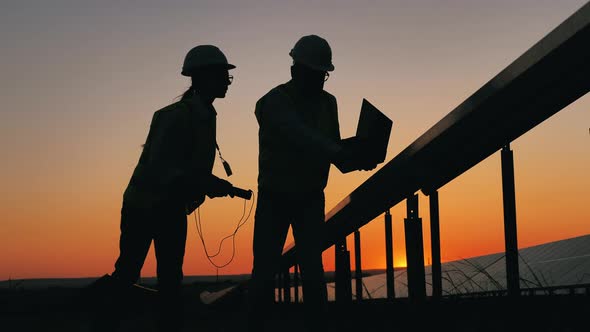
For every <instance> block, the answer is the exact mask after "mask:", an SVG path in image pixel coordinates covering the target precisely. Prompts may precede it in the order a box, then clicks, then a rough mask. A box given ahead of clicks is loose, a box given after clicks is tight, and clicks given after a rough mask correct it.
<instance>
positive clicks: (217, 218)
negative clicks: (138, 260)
mask: <svg viewBox="0 0 590 332" xmlns="http://www.w3.org/2000/svg"><path fill="white" fill-rule="evenodd" d="M586 2H587V1H582V0H561V1H553V0H551V1H548V0H510V1H508V0H498V1H489V0H470V1H468V0H461V1H455V0H453V1H440V0H429V1H422V0H419V1H410V0H408V1H394V0H375V1H343V0H341V1H336V0H329V1H292V0H290V1H271V0H268V1H267V0H255V1H223V0H211V1H188V0H186V1H178V0H169V1H153V0H151V1H112V0H104V1H86V0H84V1H74V0H72V1H61V0H56V1H40V0H37V1H27V0H21V1H12V2H10V3H3V4H2V5H0V43H1V47H2V52H1V56H0V68H1V73H2V75H1V76H0V84H1V85H0V97H1V99H0V100H1V101H2V107H1V111H0V116H1V120H0V154H1V155H2V166H1V170H2V171H1V172H0V176H1V183H2V186H1V187H0V218H1V219H0V220H1V227H0V229H1V230H0V280H5V279H8V278H12V279H20V278H45V277H59V278H61V277H94V276H100V275H102V274H104V273H110V272H112V270H113V264H114V262H115V259H116V258H117V255H118V238H119V221H120V220H119V219H120V209H121V200H122V194H123V191H124V189H125V187H126V185H127V183H128V181H129V177H130V175H131V173H132V171H133V168H134V167H135V164H136V162H137V160H138V157H139V154H140V152H141V144H143V143H144V141H145V137H146V135H147V132H148V128H149V123H150V120H151V117H152V114H153V112H154V111H156V110H158V109H160V108H162V107H164V106H166V105H168V104H170V103H172V102H173V101H175V98H176V97H177V96H178V95H180V94H181V93H182V92H183V91H184V90H185V89H186V88H187V87H188V86H189V80H188V79H187V78H186V77H183V76H181V75H180V69H181V66H182V60H183V58H184V56H185V54H186V52H187V51H188V50H189V49H190V48H192V47H193V46H196V45H198V44H214V45H217V46H219V47H220V48H221V49H222V50H223V51H224V52H225V54H226V55H227V57H228V59H229V61H230V62H231V63H233V64H235V65H236V66H237V68H236V69H234V70H232V71H231V74H233V75H234V77H235V79H234V82H233V84H232V85H231V86H230V87H229V91H228V94H227V97H226V98H225V99H218V100H216V101H215V103H214V105H215V107H216V109H217V112H218V118H217V123H218V127H217V129H218V131H217V132H218V142H219V145H220V147H221V151H222V154H223V156H224V158H225V159H226V160H227V161H229V163H230V164H231V166H232V169H233V171H234V175H232V176H231V177H230V178H229V179H228V180H229V181H230V182H232V183H233V184H234V185H236V186H239V187H242V188H248V189H253V190H255V189H256V185H257V183H256V178H257V158H258V146H257V143H258V137H257V130H258V125H257V122H256V119H255V117H254V104H255V102H256V100H257V99H258V98H260V97H261V96H262V95H263V94H264V93H266V92H267V91H268V90H269V89H271V88H273V87H274V86H275V85H277V84H280V83H283V82H286V81H287V80H288V79H289V66H290V64H291V58H290V57H289V55H288V53H289V50H290V49H291V47H292V46H293V44H294V43H295V42H296V41H297V40H298V39H299V37H301V36H303V35H307V34H317V35H320V36H322V37H324V38H326V39H327V40H328V42H329V43H330V45H331V47H332V51H333V62H334V65H335V67H336V69H335V71H334V72H332V73H331V76H330V79H329V81H328V82H327V83H326V86H325V88H326V90H327V91H329V92H330V93H332V94H334V95H335V96H336V98H337V100H338V105H339V117H340V125H341V133H342V136H343V137H349V136H353V135H354V132H355V129H356V123H357V120H358V115H359V109H360V105H361V101H362V98H367V99H368V100H369V101H370V102H371V103H373V104H374V105H375V106H377V107H379V108H380V109H381V110H382V111H383V112H384V113H385V114H387V115H388V116H389V117H390V118H391V119H392V120H393V122H394V125H393V130H392V134H391V139H390V143H389V149H388V152H387V158H386V162H387V161H389V160H391V159H392V158H393V157H395V156H396V155H397V154H398V153H399V152H400V151H402V150H403V149H404V148H406V147H407V146H408V145H409V144H411V143H412V142H413V141H414V140H415V139H416V138H418V137H419V136H420V135H421V134H422V133H424V132H425V131H426V130H428V129H429V128H430V127H431V126H433V125H434V124H435V123H436V122H437V121H439V120H440V119H441V118H442V117H444V116H445V115H446V114H447V113H449V112H450V111H452V110H453V109H454V108H455V107H456V106H457V105H459V104H460V103H461V102H462V101H464V100H465V99H466V98H468V97H469V96H470V95H471V94H472V93H474V92H475V91H476V90H477V89H478V88H479V87H481V86H482V85H483V84H485V83H486V82H487V81H489V80H490V79H491V78H492V77H494V76H495V75H496V74H497V73H499V72H500V71H501V70H502V69H504V68H505V67H506V66H508V65H509V64H510V63H511V62H512V61H513V60H514V59H516V58H517V57H518V56H520V55H521V54H522V53H523V52H525V51H526V50H527V49H529V48H530V47H531V46H532V45H533V44H534V43H536V42H537V41H538V40H539V39H541V38H543V37H544V36H545V35H546V34H547V33H549V32H550V31H551V30H552V29H553V28H555V27H556V26H557V25H559V24H560V23H561V22H562V21H564V20H565V19H566V18H567V17H569V16H570V15H571V14H572V13H574V12H575V11H576V10H577V9H579V8H580V7H582V6H583V5H584V4H585V3H586ZM589 108H590V96H588V95H586V96H584V97H582V98H580V99H579V100H577V101H576V102H574V103H573V104H571V105H569V106H568V107H566V108H565V109H563V110H562V111H560V112H558V113H557V114H556V115H554V116H552V117H551V118H549V119H548V120H547V121H545V122H543V123H541V124H540V125H539V126H537V127H536V128H534V129H533V130H531V131H530V132H528V133H526V134H524V135H523V136H521V137H520V138H518V139H517V140H515V141H514V142H512V144H511V148H512V149H513V151H514V159H515V161H514V163H515V165H514V167H515V178H516V212H517V224H518V244H519V247H527V246H531V245H536V244H540V243H544V242H549V241H555V240H560V239H565V238H569V237H574V236H579V235H585V234H588V233H590V204H589V203H590V200H589V199H588V198H589V194H588V188H590V173H589V172H588V170H590V135H589V127H590V111H589ZM381 166H382V165H380V166H378V167H377V168H376V169H375V170H373V171H368V172H354V173H349V174H341V173H340V172H339V171H338V170H337V169H336V168H334V167H332V169H331V173H330V174H331V175H330V180H329V183H328V187H327V188H326V209H327V210H330V209H331V208H332V207H334V206H335V205H336V204H337V203H338V202H339V201H341V200H342V199H343V198H344V197H346V195H348V194H349V193H350V192H351V191H352V190H354V189H355V188H356V187H357V186H359V185H360V184H361V183H363V181H365V179H367V178H368V177H370V176H371V175H372V174H373V173H374V172H375V171H377V170H378V169H379V168H380V167H381ZM214 173H215V174H217V175H219V176H221V177H225V175H224V172H223V168H222V167H221V163H220V162H219V159H216V164H215V167H214ZM419 194H420V212H419V215H420V217H422V219H423V222H424V223H423V229H424V246H425V261H426V264H430V262H431V260H430V232H429V223H428V220H429V215H428V197H425V196H424V195H423V194H422V193H419ZM439 196H440V223H441V254H442V260H443V261H450V260H456V259H461V258H467V257H472V256H478V255H484V254H489V253H495V252H500V251H503V250H504V233H503V232H504V228H503V212H502V188H501V170H500V154H499V152H497V153H495V154H493V155H492V156H490V157H489V158H487V159H486V160H484V161H483V162H481V163H480V164H478V165H476V166H475V167H473V168H472V169H470V170H469V171H467V172H466V173H464V174H463V175H461V176H459V177H458V178H456V179H455V180H453V181H451V182H450V183H448V184H447V185H445V186H444V187H442V188H441V189H440V190H439ZM255 198H256V197H255ZM251 203H253V201H248V202H246V204H247V208H249V207H250V204H251ZM243 205H244V201H243V200H241V199H238V198H233V199H232V198H229V197H228V198H219V199H215V200H208V201H206V203H205V204H204V205H203V206H202V208H201V209H200V215H201V219H202V220H201V225H202V229H203V233H204V235H205V238H204V242H205V244H206V246H207V250H208V251H209V253H210V254H212V253H215V252H216V251H217V250H218V246H219V243H220V241H221V239H222V238H223V237H225V236H227V235H229V234H231V233H232V232H233V231H234V229H235V227H236V225H237V223H238V222H239V218H240V216H241V214H242V209H243ZM296 208H297V207H296V206H293V209H296ZM391 212H392V215H393V220H394V261H395V264H396V265H404V264H405V249H404V248H405V244H404V229H403V218H405V202H403V203H401V204H398V205H396V206H395V207H393V208H392V209H391ZM253 216H254V211H252V215H251V216H250V218H249V219H248V220H246V223H245V224H244V226H243V227H242V228H240V230H239V231H238V232H237V234H236V237H235V257H234V258H233V261H231V263H230V264H229V265H227V266H226V267H224V268H222V269H219V271H216V268H215V267H214V266H213V265H212V264H211V263H210V262H209V261H208V260H207V258H206V256H205V251H204V248H203V245H202V243H201V240H200V239H199V237H198V234H197V229H196V227H195V220H194V219H193V215H191V216H190V217H189V228H188V232H189V235H188V239H187V246H186V256H185V265H184V272H185V274H186V275H210V274H215V273H216V272H219V274H242V273H249V272H250V268H251V264H252V255H251V245H252V230H253V225H254V219H253ZM382 220H383V216H379V217H378V218H377V219H375V220H373V221H372V222H371V223H369V224H367V225H366V226H365V227H363V228H362V229H361V241H362V264H363V268H365V269H372V268H384V267H385V251H384V247H385V245H384V243H385V240H384V232H383V229H384V226H383V221H382ZM348 240H349V243H350V245H349V248H350V249H351V250H352V248H353V246H352V236H350V237H349V239H348ZM290 241H291V238H290V239H289V240H288V242H290ZM231 255H232V241H231V239H229V240H226V241H225V242H224V245H223V247H222V248H221V253H220V255H219V256H218V257H216V258H215V259H214V262H216V263H217V264H220V265H221V264H225V263H226V262H228V260H229V259H231ZM351 256H352V257H354V255H351ZM324 263H325V269H326V270H327V271H330V270H333V269H334V255H333V249H330V250H328V251H326V252H325V253H324ZM351 263H352V264H353V265H352V266H353V268H354V262H351ZM154 275H155V259H154V257H153V251H150V253H149V256H148V259H147V261H146V264H145V266H144V269H143V271H142V276H154Z"/></svg>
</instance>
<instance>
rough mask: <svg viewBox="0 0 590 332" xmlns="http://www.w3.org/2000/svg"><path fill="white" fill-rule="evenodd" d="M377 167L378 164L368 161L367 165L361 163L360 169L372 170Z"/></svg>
mask: <svg viewBox="0 0 590 332" xmlns="http://www.w3.org/2000/svg"><path fill="white" fill-rule="evenodd" d="M375 167H377V164H375V163H368V164H366V165H361V166H360V167H359V169H358V170H359V171H370V170H373V169H375Z"/></svg>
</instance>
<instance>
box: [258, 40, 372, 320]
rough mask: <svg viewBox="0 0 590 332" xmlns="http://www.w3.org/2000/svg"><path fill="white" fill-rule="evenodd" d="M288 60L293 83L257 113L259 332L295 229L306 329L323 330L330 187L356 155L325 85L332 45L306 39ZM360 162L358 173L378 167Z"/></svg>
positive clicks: (260, 105)
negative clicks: (344, 141) (337, 167)
mask: <svg viewBox="0 0 590 332" xmlns="http://www.w3.org/2000/svg"><path fill="white" fill-rule="evenodd" d="M289 54H290V55H291V57H292V58H293V64H292V66H291V80H290V81H288V82H287V83H284V84H280V85H279V86H277V87H275V88H273V89H272V90H270V91H269V92H268V93H267V94H266V95H264V96H263V97H262V98H260V99H259V100H258V101H257V103H256V109H255V115H256V119H257V120H258V124H259V132H258V137H259V156H258V172H259V173H258V203H257V207H256V214H255V225H254V240H253V253H254V262H253V269H252V279H251V281H250V285H249V286H248V289H249V290H248V291H249V300H250V305H251V308H252V309H251V312H250V314H249V324H248V325H249V326H248V327H249V331H252V332H253V331H262V330H263V325H264V316H266V315H269V313H270V312H271V311H270V310H269V309H271V308H270V307H269V305H271V304H272V303H273V302H274V300H275V274H276V273H277V272H279V271H278V270H277V269H278V267H279V264H280V258H281V254H282V250H283V246H284V244H285V241H286V238H287V234H288V230H289V227H290V226H291V227H292V230H293V237H294V239H295V243H296V245H297V250H296V252H297V259H298V262H299V263H300V267H301V274H302V282H303V302H304V307H305V312H306V317H305V321H306V325H307V328H308V329H310V330H314V331H315V330H318V331H322V330H323V323H322V319H323V317H322V312H323V311H324V309H325V305H326V303H327V290H326V282H325V279H324V268H323V263H322V251H323V249H322V242H323V230H324V221H325V220H324V219H325V216H324V208H325V199H324V188H325V187H326V184H327V181H328V173H329V169H330V165H331V163H335V164H337V163H339V162H343V161H344V159H347V158H354V157H355V155H354V154H351V153H350V151H345V150H344V149H343V148H342V146H341V145H340V140H341V138H340V129H339V122H338V108H337V103H336V98H335V97H334V96H333V95H332V94H330V93H328V92H326V91H324V82H325V81H326V80H327V79H328V77H329V72H331V71H332V70H334V65H333V64H332V50H331V48H330V46H329V44H328V42H327V41H326V40H325V39H323V38H321V37H319V36H317V35H308V36H304V37H302V38H301V39H299V40H298V41H297V42H296V44H295V46H294V47H293V49H292V50H291V52H290V53H289ZM359 164H360V165H359V169H373V168H374V167H375V166H376V165H362V163H359ZM316 324H317V325H316ZM323 331H324V332H325V330H323Z"/></svg>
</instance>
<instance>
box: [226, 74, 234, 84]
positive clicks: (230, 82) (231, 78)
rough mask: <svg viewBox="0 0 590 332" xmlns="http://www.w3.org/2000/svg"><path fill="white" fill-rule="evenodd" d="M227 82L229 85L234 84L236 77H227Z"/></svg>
mask: <svg viewBox="0 0 590 332" xmlns="http://www.w3.org/2000/svg"><path fill="white" fill-rule="evenodd" d="M227 81H228V82H229V84H232V82H233V81H234V75H229V76H228V77H227Z"/></svg>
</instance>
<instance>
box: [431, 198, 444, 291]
mask: <svg viewBox="0 0 590 332" xmlns="http://www.w3.org/2000/svg"><path fill="white" fill-rule="evenodd" d="M429 197H430V245H431V253H432V266H431V269H432V297H433V298H436V299H438V298H441V297H442V271H441V269H442V268H441V262H440V223H439V213H438V191H436V190H435V191H434V192H432V193H431V194H430V196H429Z"/></svg>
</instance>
